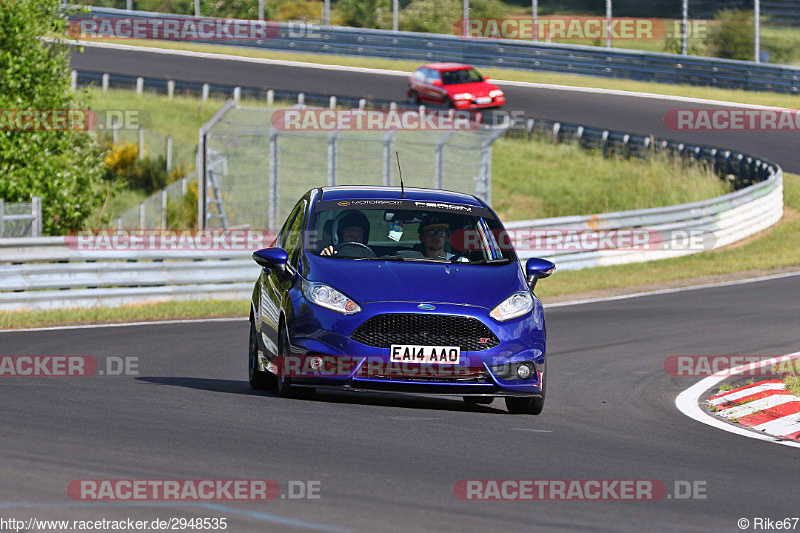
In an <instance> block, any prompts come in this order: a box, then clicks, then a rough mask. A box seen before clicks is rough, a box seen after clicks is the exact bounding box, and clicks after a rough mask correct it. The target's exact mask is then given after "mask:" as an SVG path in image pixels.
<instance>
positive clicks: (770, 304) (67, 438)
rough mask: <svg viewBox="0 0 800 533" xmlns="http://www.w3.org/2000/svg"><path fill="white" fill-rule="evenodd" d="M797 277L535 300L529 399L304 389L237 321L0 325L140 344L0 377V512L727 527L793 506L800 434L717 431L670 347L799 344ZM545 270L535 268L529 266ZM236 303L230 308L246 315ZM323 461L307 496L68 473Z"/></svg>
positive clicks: (262, 520) (37, 348) (338, 526)
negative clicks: (523, 493) (269, 374)
mask: <svg viewBox="0 0 800 533" xmlns="http://www.w3.org/2000/svg"><path fill="white" fill-rule="evenodd" d="M798 280H800V277H797V276H795V277H787V278H782V279H774V280H771V281H760V282H756V283H750V284H742V285H734V286H726V287H716V288H707V289H701V290H694V291H687V292H679V293H673V294H663V295H656V296H644V297H639V298H633V299H628V300H617V301H608V302H597V303H590V304H583V305H575V306H566V307H556V308H553V309H550V310H549V311H547V325H548V357H549V365H548V369H549V372H550V374H549V383H548V389H549V390H548V398H547V404H546V406H545V411H544V413H543V414H542V415H541V416H538V417H535V416H519V415H517V416H515V415H510V414H507V412H506V410H505V406H504V404H503V403H502V402H501V401H500V400H496V401H495V402H494V403H493V404H492V405H491V406H476V407H469V406H467V405H466V404H464V403H463V402H462V401H461V400H460V399H459V398H451V397H447V398H430V397H427V398H420V397H408V396H382V395H377V394H369V395H359V394H357V393H318V394H317V396H316V397H314V398H311V399H294V400H292V399H282V398H278V397H277V396H276V395H275V394H274V393H270V392H254V391H252V390H251V389H250V388H249V385H248V383H247V381H246V377H247V367H246V352H247V335H248V324H247V322H246V321H245V320H241V321H233V322H206V323H192V324H175V325H148V326H136V327H115V328H97V329H71V330H61V331H41V332H6V333H0V346H2V352H3V353H5V354H14V355H76V354H79V355H89V356H93V357H95V358H97V359H98V360H99V361H101V368H104V363H102V361H104V360H105V358H106V357H108V356H114V357H123V358H129V357H130V358H138V373H139V375H138V376H135V375H130V376H94V377H80V378H76V377H60V378H48V377H37V378H29V377H28V378H26V377H13V378H9V377H6V378H2V386H0V405H2V406H3V407H2V410H1V411H0V412H2V413H3V417H2V428H3V430H2V435H3V437H2V438H3V446H2V448H0V464H2V482H1V483H0V502H2V503H0V516H3V517H9V516H12V517H19V518H23V517H36V518H52V519H56V518H58V519H69V520H73V519H74V520H80V519H94V520H99V519H102V518H105V519H120V518H125V517H132V518H135V519H141V520H144V519H147V520H152V519H154V518H157V517H158V518H162V519H166V518H170V517H198V516H199V517H227V520H228V530H229V531H235V532H239V531H309V530H310V531H376V530H380V531H398V532H399V531H409V530H412V531H413V530H424V531H434V530H436V531H738V528H737V526H736V524H737V520H738V519H740V518H749V519H751V520H752V519H753V517H770V518H773V519H777V518H785V517H791V516H796V515H797V509H798V503H800V485H798V483H797V473H798V471H799V468H800V450H798V449H797V448H789V447H785V446H780V445H777V444H774V443H771V442H762V441H757V440H754V439H748V438H745V437H741V436H737V435H732V434H730V433H727V432H724V431H721V430H719V429H715V428H712V427H708V426H705V425H703V424H700V423H698V422H695V421H693V420H690V419H689V418H687V417H686V416H684V415H683V414H681V413H680V412H678V411H677V409H676V408H675V406H674V400H675V397H676V395H677V394H678V393H679V392H681V391H682V390H683V389H685V388H687V387H688V386H690V385H691V384H692V383H693V381H695V380H696V378H695V379H692V378H688V379H687V378H673V377H670V376H668V375H667V374H666V372H665V371H664V368H663V365H664V361H665V359H666V358H667V357H669V356H670V355H679V354H681V355H714V354H736V355H740V354H741V355H745V354H785V353H791V352H796V351H798V349H800V348H799V347H800V311H798V306H797V301H798V297H800V290H798V287H799V286H800V285H798ZM543 283H546V280H545V281H544V282H543ZM245 313H246V309H243V310H242V314H243V315H245ZM206 478H211V479H255V478H260V479H271V480H275V481H277V482H278V484H279V485H280V487H281V490H282V492H283V493H284V494H286V493H287V491H288V484H289V482H290V481H319V487H320V493H319V494H320V498H319V499H314V500H290V499H276V500H274V501H270V502H254V503H244V502H233V503H231V502H214V503H208V504H185V503H178V504H169V505H168V504H156V503H140V504H132V503H126V502H121V503H117V504H111V503H102V502H101V503H87V502H82V501H74V500H72V499H71V498H69V497H68V495H67V492H66V488H67V486H68V485H69V483H70V482H71V481H72V480H79V479H206ZM470 479H539V480H572V479H637V480H640V479H654V480H660V481H662V482H664V483H665V485H666V488H667V493H668V494H670V495H677V494H678V493H677V492H675V490H674V487H675V482H676V481H678V482H682V481H689V482H692V483H695V482H696V483H698V486H700V487H702V488H703V490H704V493H705V496H706V497H705V499H689V500H676V499H675V498H673V499H666V498H665V499H662V500H659V501H625V502H620V501H590V502H580V501H539V502H531V501H519V502H515V501H503V502H488V501H461V500H459V499H457V498H456V497H455V496H454V493H453V486H454V484H455V483H456V482H457V481H459V480H470Z"/></svg>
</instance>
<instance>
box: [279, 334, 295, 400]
mask: <svg viewBox="0 0 800 533" xmlns="http://www.w3.org/2000/svg"><path fill="white" fill-rule="evenodd" d="M278 357H283V365H282V366H283V372H280V375H279V376H278V396H280V397H281V398H293V397H294V393H295V390H294V388H293V387H292V378H291V377H289V376H287V375H286V374H287V373H288V368H289V367H290V365H289V361H288V358H289V332H288V331H286V325H285V324H283V323H282V324H281V325H280V333H279V334H278Z"/></svg>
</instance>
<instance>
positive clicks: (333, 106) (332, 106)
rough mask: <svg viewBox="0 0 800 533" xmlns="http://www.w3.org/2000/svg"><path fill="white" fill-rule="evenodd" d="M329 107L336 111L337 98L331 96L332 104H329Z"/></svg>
mask: <svg viewBox="0 0 800 533" xmlns="http://www.w3.org/2000/svg"><path fill="white" fill-rule="evenodd" d="M328 107H330V108H331V109H336V97H335V96H331V98H330V103H329V104H328Z"/></svg>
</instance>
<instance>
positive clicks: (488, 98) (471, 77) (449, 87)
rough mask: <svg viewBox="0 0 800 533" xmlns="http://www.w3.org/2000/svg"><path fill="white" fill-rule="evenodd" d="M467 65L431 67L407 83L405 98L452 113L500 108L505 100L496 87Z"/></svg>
mask: <svg viewBox="0 0 800 533" xmlns="http://www.w3.org/2000/svg"><path fill="white" fill-rule="evenodd" d="M488 79H489V78H488V77H484V76H481V75H480V73H479V72H478V71H477V70H475V69H474V68H472V66H470V65H462V64H461V63H431V64H429V65H423V66H421V67H419V68H418V69H417V70H415V71H414V73H413V74H412V75H411V78H409V80H408V97H409V99H410V100H411V101H412V102H413V103H415V104H427V103H430V104H439V105H445V106H448V107H451V108H454V109H483V108H487V107H500V106H501V105H503V104H504V103H505V102H506V97H505V95H504V94H503V91H501V90H500V89H499V88H498V87H497V85H493V84H491V83H488V82H487V80H488Z"/></svg>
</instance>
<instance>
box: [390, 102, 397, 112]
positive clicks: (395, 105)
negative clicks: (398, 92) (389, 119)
mask: <svg viewBox="0 0 800 533" xmlns="http://www.w3.org/2000/svg"><path fill="white" fill-rule="evenodd" d="M389 111H397V102H392V103H390V104H389Z"/></svg>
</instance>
